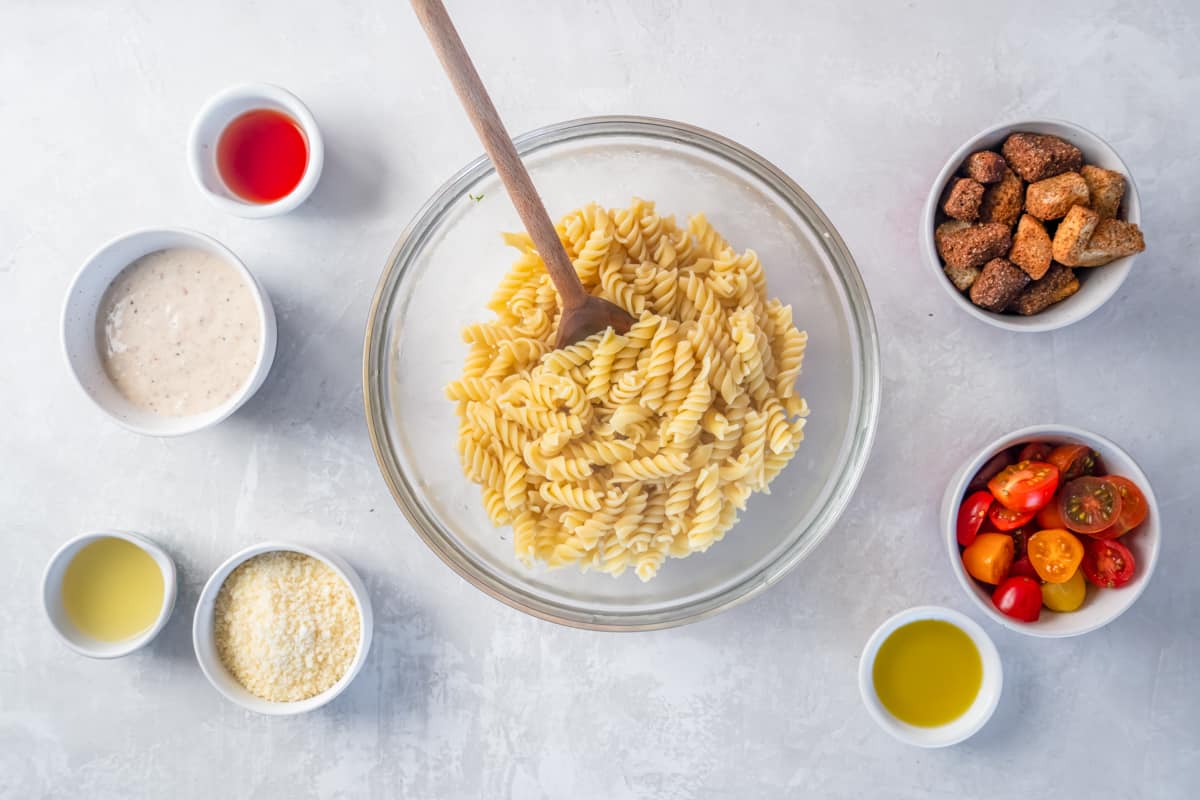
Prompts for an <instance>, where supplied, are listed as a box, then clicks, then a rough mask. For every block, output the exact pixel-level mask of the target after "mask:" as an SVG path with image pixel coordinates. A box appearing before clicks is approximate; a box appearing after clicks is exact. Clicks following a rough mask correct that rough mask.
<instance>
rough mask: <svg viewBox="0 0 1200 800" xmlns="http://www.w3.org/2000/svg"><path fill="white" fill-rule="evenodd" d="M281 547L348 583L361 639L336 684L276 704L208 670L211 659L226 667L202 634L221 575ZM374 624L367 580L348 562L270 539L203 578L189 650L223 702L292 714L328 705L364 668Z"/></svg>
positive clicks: (269, 712) (263, 711) (218, 666)
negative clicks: (237, 688) (229, 685)
mask: <svg viewBox="0 0 1200 800" xmlns="http://www.w3.org/2000/svg"><path fill="white" fill-rule="evenodd" d="M281 551H285V552H286V551H290V552H294V553H301V554H303V555H306V556H309V557H310V558H315V559H317V560H318V561H320V562H322V563H323V564H325V566H327V567H329V568H330V569H331V570H333V571H334V572H335V573H337V575H338V576H339V577H341V579H342V580H344V581H345V582H346V585H347V586H349V587H350V593H351V594H352V595H353V596H354V601H355V604H356V605H357V606H358V621H359V640H358V650H357V651H356V652H355V654H354V660H353V661H351V662H350V666H349V667H348V668H347V669H346V672H345V674H344V675H342V677H340V678H338V680H337V682H336V683H335V684H333V685H332V686H330V687H329V688H328V689H326V690H325V691H323V692H321V693H320V694H316V695H313V696H312V697H309V698H306V699H304V700H290V701H283V702H276V701H273V700H264V699H262V698H260V697H256V696H254V695H252V694H250V693H249V691H247V690H245V689H242V691H241V692H240V693H239V692H232V691H229V689H228V688H227V687H226V686H225V685H224V682H223V681H221V680H220V679H219V678H218V676H217V675H215V674H214V673H213V672H212V670H210V668H209V664H210V663H211V664H214V665H216V667H214V668H215V669H224V666H223V665H222V664H221V659H220V656H219V655H218V654H217V651H216V645H215V644H214V643H213V641H212V637H211V636H206V635H205V633H206V632H207V629H206V628H205V625H206V623H210V621H211V617H212V615H213V613H214V606H215V603H216V599H217V593H218V592H219V591H220V590H221V587H222V586H223V585H224V584H225V579H226V578H228V577H229V574H230V573H231V572H233V571H234V570H235V569H237V568H238V567H239V566H241V565H242V564H243V563H245V562H246V561H249V560H250V559H251V558H254V557H255V556H258V555H262V554H263V553H274V552H281ZM373 628H374V612H373V610H372V607H371V595H370V593H369V592H368V591H367V587H366V584H364V583H363V581H362V578H361V577H359V575H358V573H357V572H356V571H355V570H354V568H353V567H351V566H350V564H349V563H348V562H347V561H345V560H344V559H342V558H340V557H339V556H337V555H334V554H332V553H329V552H325V551H321V550H317V549H315V548H313V547H310V546H308V545H303V544H297V543H296V542H288V541H278V540H272V541H266V542H259V543H257V544H252V545H250V546H249V547H244V548H242V549H241V550H239V551H237V552H236V553H234V554H233V555H231V556H229V558H227V559H225V560H224V561H223V562H221V565H220V566H218V567H217V568H216V569H215V570H213V572H212V574H211V575H210V576H209V577H208V580H207V581H205V583H204V588H203V589H201V590H200V594H199V596H198V597H197V598H196V609H195V611H194V612H192V650H193V651H194V653H195V656H196V663H197V664H199V665H200V671H201V672H203V673H204V677H205V678H206V679H207V680H208V682H209V683H210V684H212V687H213V688H214V689H216V690H217V692H218V693H220V695H221V696H222V697H224V698H225V699H226V700H229V701H230V702H232V703H235V704H236V705H239V706H241V707H242V708H244V709H246V710H248V711H254V712H256V713H258V714H265V715H267V716H291V715H294V714H304V713H307V712H309V711H315V710H316V709H318V708H320V707H321V706H323V705H325V704H326V703H329V702H331V701H332V700H333V699H334V698H336V697H337V696H338V695H340V694H341V693H342V692H344V691H345V690H346V688H347V687H348V686H349V685H350V684H351V682H353V681H354V678H355V677H356V676H357V675H358V673H359V672H360V671H361V670H362V668H363V664H365V663H366V660H367V653H368V652H369V651H370V649H371V639H372V637H373V635H374V630H373ZM225 677H227V678H228V679H229V681H231V682H233V683H237V679H236V678H234V677H233V676H232V675H226V676H225Z"/></svg>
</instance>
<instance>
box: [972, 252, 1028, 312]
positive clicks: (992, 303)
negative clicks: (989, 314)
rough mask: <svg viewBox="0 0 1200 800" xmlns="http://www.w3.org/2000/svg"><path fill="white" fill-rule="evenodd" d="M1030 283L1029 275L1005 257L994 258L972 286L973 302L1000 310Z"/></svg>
mask: <svg viewBox="0 0 1200 800" xmlns="http://www.w3.org/2000/svg"><path fill="white" fill-rule="evenodd" d="M1028 285H1029V276H1028V275H1026V274H1025V271H1024V270H1023V269H1021V268H1020V267H1018V266H1016V265H1015V264H1013V263H1012V262H1011V261H1009V260H1007V259H1004V258H993V259H992V260H991V261H989V262H987V264H985V265H984V267H983V272H981V273H980V275H979V279H978V280H976V281H975V283H974V284H973V285H972V286H971V302H972V303H974V304H975V305H977V306H979V307H980V308H986V309H987V310H988V311H996V312H1000V311H1003V310H1004V309H1006V308H1008V304H1009V303H1011V302H1012V301H1013V300H1016V299H1017V296H1018V295H1019V294H1021V291H1022V290H1023V289H1024V288H1025V287H1026V286H1028Z"/></svg>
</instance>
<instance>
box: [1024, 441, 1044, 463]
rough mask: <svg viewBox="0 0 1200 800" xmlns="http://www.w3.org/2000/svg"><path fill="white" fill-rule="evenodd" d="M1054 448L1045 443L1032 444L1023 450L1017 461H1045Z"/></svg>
mask: <svg viewBox="0 0 1200 800" xmlns="http://www.w3.org/2000/svg"><path fill="white" fill-rule="evenodd" d="M1052 449H1053V448H1052V447H1050V445H1048V444H1046V443H1045V442H1030V443H1029V444H1027V445H1025V446H1024V447H1022V448H1021V453H1020V455H1018V456H1017V461H1045V460H1046V459H1047V458H1049V456H1050V451H1051V450H1052Z"/></svg>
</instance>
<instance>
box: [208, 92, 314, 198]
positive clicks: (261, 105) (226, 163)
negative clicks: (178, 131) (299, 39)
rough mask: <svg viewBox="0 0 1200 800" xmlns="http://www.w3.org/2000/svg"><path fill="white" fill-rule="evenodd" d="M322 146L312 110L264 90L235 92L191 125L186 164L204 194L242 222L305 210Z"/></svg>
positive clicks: (286, 95) (294, 99) (226, 94)
mask: <svg viewBox="0 0 1200 800" xmlns="http://www.w3.org/2000/svg"><path fill="white" fill-rule="evenodd" d="M324 163H325V146H324V143H323V141H322V139H321V132H320V130H319V129H318V128H317V121H316V119H314V118H313V115H312V113H311V112H310V111H309V110H308V107H307V106H305V105H304V103H302V102H301V101H300V98H298V97H296V96H295V95H294V94H292V93H291V92H289V91H287V90H286V89H282V88H280V87H278V86H273V85H271V84H266V83H247V84H243V85H241V86H233V87H230V88H228V89H226V90H224V91H223V92H220V93H219V94H217V95H216V96H214V97H213V98H211V99H210V100H209V101H208V102H207V103H205V104H204V107H203V108H201V109H200V113H199V114H197V115H196V119H195V121H194V122H193V123H192V129H191V133H190V134H189V136H188V164H189V166H190V167H191V171H192V177H193V178H195V180H196V184H197V185H198V186H199V187H200V191H201V192H203V193H204V195H205V196H206V197H208V199H209V200H210V201H212V203H213V204H214V205H216V206H217V207H218V208H220V209H222V210H224V211H228V212H229V213H231V214H236V215H238V216H240V217H256V218H261V217H273V216H277V215H279V214H286V213H287V212H289V211H291V210H292V209H294V208H296V207H297V206H299V205H300V204H301V203H303V202H304V201H305V200H306V199H308V196H309V195H310V194H312V190H313V188H314V187H316V185H317V181H318V180H319V179H320V177H321V168H322V167H323V166H324Z"/></svg>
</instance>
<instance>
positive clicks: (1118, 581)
mask: <svg viewBox="0 0 1200 800" xmlns="http://www.w3.org/2000/svg"><path fill="white" fill-rule="evenodd" d="M1079 568H1080V569H1081V570H1083V574H1084V577H1086V578H1087V579H1088V580H1089V581H1091V582H1092V583H1093V584H1094V585H1096V586H1099V587H1100V588H1102V589H1119V588H1121V587H1122V586H1124V585H1125V584H1127V583H1129V582H1130V581H1131V580H1133V570H1134V561H1133V553H1131V552H1129V548H1128V547H1126V546H1125V545H1123V544H1121V543H1120V542H1107V541H1103V540H1101V539H1092V540H1090V541H1089V542H1088V543H1087V544H1086V545H1084V547H1083V562H1082V563H1081V564H1080V566H1079Z"/></svg>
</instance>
